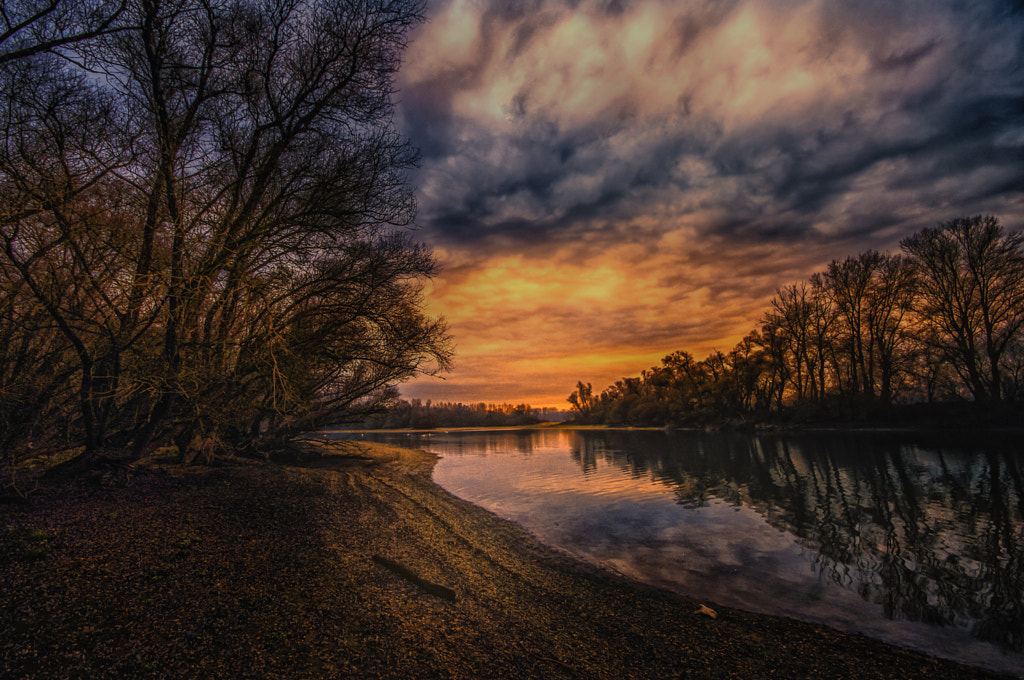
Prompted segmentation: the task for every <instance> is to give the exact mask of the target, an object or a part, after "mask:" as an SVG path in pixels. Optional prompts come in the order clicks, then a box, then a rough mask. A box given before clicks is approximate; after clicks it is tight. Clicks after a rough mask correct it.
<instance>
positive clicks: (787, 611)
mask: <svg viewBox="0 0 1024 680" xmlns="http://www.w3.org/2000/svg"><path fill="white" fill-rule="evenodd" d="M364 436H367V437H371V436H372V437H373V438H375V439H378V440H383V441H388V442H391V443H396V444H401V445H405V446H412V447H416V448H423V449H426V450H428V451H432V452H434V453H437V454H439V455H440V456H441V460H440V461H439V462H438V464H437V466H436V468H435V471H434V479H435V481H436V482H437V483H438V484H440V485H441V486H442V487H444V488H445V489H447V490H449V491H450V492H452V493H454V494H455V495H457V496H460V497H462V498H465V499H466V500H469V501H471V502H473V503H475V504H477V505H480V506H482V507H484V508H487V509H488V510H491V511H493V512H495V513H497V514H498V515H501V516H503V517H506V518H509V519H511V520H513V521H516V522H518V523H520V524H522V525H523V526H525V527H526V528H528V529H529V530H530V531H532V532H533V533H534V534H535V535H537V537H538V538H539V539H540V540H542V541H544V542H545V543H548V544H549V545H553V546H555V547H558V548H560V549H562V550H565V551H567V552H569V553H571V554H573V555H574V556H576V557H578V558H580V559H583V560H586V561H589V562H592V563H596V564H600V565H602V566H604V567H606V568H609V569H612V570H615V571H618V572H620V573H623V574H625V575H628V576H630V577H633V578H637V579H639V580H642V581H645V582H648V583H651V584H654V585H658V586H661V587H664V588H669V589H671V590H675V591H677V592H680V593H682V594H685V595H687V596H689V597H693V598H696V599H700V600H704V601H707V602H710V603H719V604H722V605H726V606H731V607H738V608H742V609H746V610H750V611H757V612H763V613H768V614H776V615H783V616H790V617H794V618H799V619H803V620H808V621H815V622H821V623H826V624H828V625H830V626H833V627H836V628H839V629H843V630H848V631H857V632H863V633H866V634H868V635H871V636H873V637H877V638H881V639H884V640H887V641H890V642H894V643H897V644H901V645H904V646H909V647H913V648H916V649H919V650H922V651H925V652H928V653H931V654H935V655H940V656H945V657H947V658H954V659H956V660H959V661H962V662H964V663H970V664H973V665H979V666H984V667H987V668H991V669H995V670H1001V671H1003V672H1010V673H1014V674H1017V675H1024V670H1022V669H1024V653H1022V652H1024V554H1022V553H1024V520H1022V515H1024V481H1022V480H1024V475H1022V472H1024V471H1022V465H1021V461H1022V459H1024V446H1022V445H1021V442H1020V440H1019V438H1017V439H1014V438H1004V439H1002V440H993V441H986V442H982V441H979V440H971V441H967V442H955V441H950V440H949V438H948V437H947V438H945V439H944V440H939V441H929V440H927V439H921V438H916V439H911V438H908V437H907V436H896V435H882V434H874V435H872V434H857V435H854V434H849V433H844V434H814V435H810V434H804V435H785V436H781V435H776V436H764V435H760V436H753V435H742V434H718V433H693V432H674V433H667V432H651V431H593V430H576V431H573V430H549V431H545V430H534V431H527V430H521V431H490V432H453V433H443V432H436V433H431V434H401V435H394V434H376V435H369V434H367V435H364Z"/></svg>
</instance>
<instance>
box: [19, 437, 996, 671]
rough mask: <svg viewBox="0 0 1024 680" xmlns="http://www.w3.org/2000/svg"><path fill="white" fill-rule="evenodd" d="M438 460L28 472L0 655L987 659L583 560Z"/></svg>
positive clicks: (484, 662)
mask: <svg viewBox="0 0 1024 680" xmlns="http://www.w3.org/2000/svg"><path fill="white" fill-rule="evenodd" d="M433 464H434V458H433V457H432V456H430V455H429V454H424V453H422V452H412V451H408V450H402V449H395V448H392V447H386V446H382V445H365V444H359V445H358V446H356V445H350V447H349V448H347V449H345V450H344V451H339V450H335V451H334V453H333V454H332V455H328V456H324V457H319V456H313V457H300V458H293V459H289V460H286V461H283V462H278V463H273V464H271V463H268V464H260V463H252V462H228V463H225V464H224V465H222V466H219V467H213V468H181V467H180V466H176V465H171V464H169V463H167V462H161V461H151V462H150V463H148V464H144V465H140V466H138V468H137V469H136V470H135V471H134V472H133V473H132V476H131V479H130V482H129V483H128V484H127V485H122V483H123V482H124V481H125V480H123V479H120V478H118V476H116V475H112V476H108V477H106V478H102V479H94V480H84V481H83V480H79V481H75V482H73V483H67V482H65V483H62V484H43V485H41V486H38V487H37V488H35V490H34V491H33V492H32V493H31V494H29V499H30V500H29V502H27V503H14V504H6V505H0V513H2V522H0V592H2V595H0V604H2V611H0V677H2V678H79V677H82V678H85V677H87V678H128V677H131V678H396V679H398V678H401V679H402V680H405V679H407V678H466V679H471V678H472V679H476V678H482V679H487V680H494V679H498V678H608V679H610V680H611V679H615V680H618V679H620V678H659V679H661V678H744V679H746V680H749V679H752V678H901V679H902V678H985V677H997V676H994V675H992V674H989V673H985V672H983V671H980V670H974V669H969V668H965V667H963V666H959V665H956V664H953V663H951V662H947V661H940V660H936V659H932V658H929V657H925V656H923V655H921V654H917V653H915V652H910V651H906V650H903V649H899V648H896V647H892V646H889V645H886V644H884V643H881V642H877V641H874V640H870V639H868V638H865V637H863V636H858V635H849V634H844V633H839V632H836V631H833V630H830V629H827V628H824V627H821V626H815V625H811V624H805V623H800V622H796V621H792V620H788V619H780V618H774V617H769V616H763V615H756V614H750V613H746V612H742V611H737V610H731V609H726V608H721V607H717V606H715V605H714V604H713V603H700V602H693V601H689V600H686V599H684V598H682V597H679V596H677V595H674V594H671V593H667V592H664V591H659V590H656V589H653V588H649V587H645V586H642V585H640V584H636V583H633V582H630V581H626V580H624V579H622V578H619V577H617V576H614V575H610V574H606V573H603V572H600V571H598V570H596V569H593V568H589V567H587V566H585V565H581V564H579V563H577V562H574V561H573V560H571V559H568V558H567V557H565V556H563V555H561V554H560V553H557V552H555V551H553V550H551V549H548V548H546V547H544V546H542V545H540V544H539V543H537V542H536V541H535V540H534V539H533V538H532V537H531V536H530V535H529V534H528V533H527V532H525V531H524V530H522V529H521V528H519V527H518V526H516V525H515V524H512V523H510V522H507V521H504V520H502V519H500V518H498V517H496V516H494V515H492V514H490V513H488V512H486V511H484V510H482V509H480V508H477V507H475V506H473V505H471V504H469V503H466V502H464V501H461V500H459V499H457V498H455V497H453V496H451V495H450V494H448V493H447V492H445V491H443V490H442V489H440V488H439V487H438V486H436V485H435V484H434V483H433V482H431V481H430V471H431V469H432V467H433ZM701 604H707V605H709V606H710V607H712V608H713V609H714V610H715V611H716V613H717V618H712V617H710V616H708V615H706V614H702V613H697V611H698V609H699V606H700V605H701Z"/></svg>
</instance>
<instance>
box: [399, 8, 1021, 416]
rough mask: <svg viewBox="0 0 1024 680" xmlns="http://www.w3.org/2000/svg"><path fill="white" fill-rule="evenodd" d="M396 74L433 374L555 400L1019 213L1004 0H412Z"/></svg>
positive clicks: (1015, 26) (429, 382) (1014, 40)
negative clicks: (873, 259) (917, 239)
mask: <svg viewBox="0 0 1024 680" xmlns="http://www.w3.org/2000/svg"><path fill="white" fill-rule="evenodd" d="M428 14H429V17H430V20H429V21H428V22H427V23H426V24H424V25H423V26H422V27H421V28H420V30H419V31H418V33H417V34H416V35H415V36H414V40H413V43H412V44H411V46H410V49H409V51H408V53H407V56H406V60H405V66H404V67H403V70H402V73H401V83H400V92H399V99H400V102H401V104H400V117H401V122H400V125H401V127H402V129H403V132H405V133H406V134H407V135H409V137H410V138H411V140H412V141H413V143H414V144H416V145H417V146H418V147H419V148H420V149H421V151H422V154H423V159H422V162H421V167H420V169H419V170H418V171H417V172H416V173H415V175H414V176H413V180H414V182H415V183H416V185H417V186H418V187H419V192H420V194H419V196H420V217H419V220H418V222H419V224H420V225H421V230H420V231H419V232H418V238H420V239H421V240H423V241H424V242H426V243H428V244H429V245H431V246H433V247H434V248H435V250H436V253H437V255H438V257H439V260H440V261H441V263H442V265H443V271H442V273H441V275H440V276H438V277H437V278H436V279H435V280H434V281H433V283H432V286H431V288H430V289H429V294H428V304H429V310H430V311H431V312H432V313H435V314H441V315H444V316H445V317H447V319H448V321H449V323H450V328H451V332H452V335H453V337H454V340H455V342H456V345H457V355H456V364H455V369H454V371H453V372H451V373H450V374H448V375H447V376H445V379H444V380H440V379H420V380H416V381H412V382H410V383H407V384H405V385H403V386H402V388H401V389H402V393H403V395H404V396H407V397H419V398H423V399H433V400H435V401H463V402H478V401H489V402H514V403H520V402H528V403H531V404H533V405H534V406H558V407H565V406H566V403H565V398H566V396H567V395H568V394H569V392H571V391H572V389H573V387H574V386H575V383H576V381H577V380H584V381H590V382H593V384H594V387H595V389H598V390H599V389H603V388H604V387H605V386H606V385H608V384H609V383H611V382H612V381H614V380H615V379H617V378H620V377H622V376H624V375H635V374H637V373H639V372H640V371H641V370H643V369H645V368H648V367H650V366H652V365H654V364H657V363H658V362H659V361H660V359H661V357H663V356H665V355H666V354H668V353H669V352H672V351H674V350H678V349H685V350H687V351H689V352H691V353H692V354H694V355H695V356H696V357H698V358H702V357H703V356H705V355H706V354H707V353H708V352H710V351H711V350H713V349H722V350H724V351H727V350H728V349H730V348H731V347H732V346H733V345H734V344H735V343H736V342H737V341H738V340H739V339H740V338H741V337H743V336H744V335H745V334H746V333H747V332H748V331H750V330H751V329H753V328H754V327H755V326H757V324H758V321H759V319H760V316H761V314H762V313H763V311H764V309H765V307H766V305H767V303H768V301H769V299H770V298H771V296H772V295H773V294H774V292H775V290H776V288H778V287H780V286H782V285H785V284H787V283H790V282H792V281H794V280H798V279H803V278H805V277H806V276H807V275H809V274H810V273H812V272H814V271H817V270H819V269H821V268H822V267H823V266H825V265H826V264H827V263H828V262H829V261H831V260H832V259H835V258H843V257H846V256H848V255H853V254H856V253H858V252H861V251H863V250H866V249H868V248H876V249H879V250H890V251H891V250H894V249H896V248H897V247H898V243H899V241H900V239H902V238H905V237H906V236H909V235H910V234H912V233H913V232H915V231H916V230H918V229H920V228H922V227H926V226H934V225H935V224H936V223H938V222H939V221H942V220H947V219H951V218H953V217H957V216H963V215H973V214H979V213H987V214H994V215H997V216H998V217H999V218H1000V219H1001V220H1002V222H1003V223H1004V224H1005V225H1007V227H1008V228H1010V229H1016V228H1019V227H1020V226H1021V225H1022V223H1024V135H1022V134H1021V133H1020V130H1021V129H1024V112H1022V109H1021V107H1020V101H1021V100H1022V97H1024V69H1022V68H1021V61H1022V53H1021V47H1020V46H1021V45H1022V44H1024V14H1022V13H1020V12H1019V11H1014V10H1012V9H1010V5H1009V4H1008V3H1001V2H995V1H992V2H982V3H977V4H975V5H973V6H972V7H971V9H969V10H965V9H964V8H963V7H962V6H961V5H960V4H958V3H953V2H944V1H942V0H940V1H939V2H929V3H923V2H920V3H919V2H910V3H876V2H872V1H870V0H857V1H855V2H839V1H838V0H807V1H798V2H791V1H786V2H783V1H781V0H770V1H767V2H755V1H754V0H730V1H725V2H708V1H693V2H669V1H668V0H632V1H630V0H621V1H617V2H608V1H599V0H584V2H580V3H568V2H561V1H557V0H537V1H535V2H515V3H507V2H498V1H497V0H493V1H487V0H475V1H473V0H452V1H450V2H444V1H432V2H431V4H430V6H429V9H428Z"/></svg>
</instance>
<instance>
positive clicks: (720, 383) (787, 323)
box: [569, 216, 1024, 425]
mask: <svg viewBox="0 0 1024 680" xmlns="http://www.w3.org/2000/svg"><path fill="white" fill-rule="evenodd" d="M900 245H901V250H902V252H901V253H898V254H883V253H879V252H876V251H874V250H869V251H867V252H864V253H861V254H860V255H857V256H854V257H848V258H846V259H845V260H842V261H840V260H834V261H832V263H831V264H829V265H828V268H827V269H826V270H825V271H823V272H819V273H816V274H814V275H813V276H811V277H810V278H809V279H808V280H807V281H801V282H798V283H793V284H790V285H788V286H785V287H783V288H781V289H779V290H778V291H777V292H776V295H775V297H774V298H773V299H772V301H771V304H770V308H769V309H768V310H767V311H766V312H765V313H764V315H763V317H762V319H761V322H760V328H757V329H755V330H753V331H751V332H750V333H749V334H748V335H747V336H746V337H744V338H743V339H742V340H741V341H740V342H739V344H737V345H736V346H735V347H734V348H733V349H732V350H730V351H729V352H728V353H723V352H721V351H715V352H712V353H711V355H710V356H708V357H707V358H705V359H703V360H702V361H697V360H695V359H694V358H693V357H692V356H691V355H690V354H689V353H688V352H685V351H677V352H674V353H672V354H670V355H669V356H667V357H665V358H664V359H662V362H661V365H660V366H655V367H653V368H651V369H650V370H646V371H643V372H642V373H641V374H640V375H639V376H638V377H632V378H622V379H621V380H618V381H616V382H615V384H614V385H611V386H610V387H608V388H607V389H605V390H604V391H603V392H601V393H600V394H594V392H593V387H592V386H591V384H590V383H583V382H582V381H581V382H579V383H578V384H577V389H576V390H575V391H574V392H573V393H572V394H571V395H570V396H569V402H570V403H571V404H572V407H573V409H574V411H575V413H576V419H577V421H579V422H591V423H607V424H616V425H666V424H697V423H708V422H714V421H723V420H737V421H750V420H751V419H773V418H778V417H780V416H783V417H787V418H796V419H811V418H837V419H848V418H860V417H865V416H870V415H873V414H874V415H877V414H881V413H890V412H892V410H893V407H894V406H896V405H906V404H924V403H930V404H938V403H940V402H941V403H948V402H974V403H975V404H978V405H981V407H982V409H979V410H988V411H992V410H993V409H994V410H996V411H1002V410H1003V409H1005V408H1007V407H1006V406H1005V405H1010V406H1009V408H1011V409H1013V408H1015V407H1014V404H1020V403H1021V402H1022V400H1024V235H1022V233H1021V232H1020V231H1015V232H1010V233H1008V232H1007V231H1006V230H1005V229H1004V228H1003V227H1002V226H1001V225H1000V223H999V221H998V220H997V219H996V218H995V217H990V216H978V217H972V218H960V219H955V220H952V221H950V222H946V223H943V224H940V225H939V226H938V227H936V228H931V229H924V230H922V231H920V232H918V233H917V234H915V235H913V236H911V237H910V238H907V239H905V240H904V241H902V242H901V244H900ZM916 408H918V409H920V407H916Z"/></svg>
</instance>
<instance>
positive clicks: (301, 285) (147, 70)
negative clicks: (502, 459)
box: [0, 0, 451, 451]
mask: <svg viewBox="0 0 1024 680" xmlns="http://www.w3.org/2000/svg"><path fill="white" fill-rule="evenodd" d="M97 3H98V4H97V5H96V6H97V7H104V8H107V9H108V10H110V11H114V10H113V9H111V8H112V7H113V6H110V5H106V4H103V3H100V2H99V0H97ZM25 7H28V5H26V6H25ZM40 7H43V6H42V5H40ZM44 9H45V8H44ZM422 9H423V4H422V2H421V1H419V0H268V1H265V2H255V1H248V0H240V1H235V2H222V1H220V0H139V2H137V3H131V4H129V5H126V6H124V7H120V8H119V9H116V17H115V19H116V20H115V19H111V20H110V22H108V23H104V21H101V20H98V19H97V20H96V21H98V23H96V22H93V23H89V24H87V25H88V26H92V27H93V28H92V29H90V30H89V31H86V32H81V31H79V32H78V33H74V32H69V31H71V29H68V28H62V29H61V31H63V33H61V35H65V34H66V35H67V36H78V38H77V42H74V43H73V45H74V49H73V53H71V52H69V53H66V54H64V55H63V57H62V58H60V59H59V60H58V59H57V58H56V57H54V56H53V55H52V54H49V53H47V49H46V48H45V45H46V44H47V43H46V42H45V41H43V40H42V39H39V40H36V44H37V46H39V49H38V50H36V51H34V52H33V53H32V54H21V53H18V54H16V53H15V52H9V54H13V55H15V57H11V58H9V59H7V63H6V64H5V65H2V68H3V75H4V77H5V78H8V79H14V78H20V79H21V81H20V84H19V87H12V88H9V89H8V88H5V89H4V97H5V100H4V105H5V109H6V112H7V119H6V121H5V124H6V127H7V129H8V130H9V131H10V134H9V136H8V143H7V148H6V149H5V155H4V157H3V158H2V159H0V160H2V162H3V166H2V167H0V172H2V173H3V174H2V175H0V191H3V193H4V195H5V197H6V196H7V195H9V196H11V197H12V199H13V200H11V201H7V202H6V203H5V205H4V208H3V210H4V211H5V213H4V214H3V215H2V218H3V219H2V222H3V230H4V231H3V237H4V245H5V254H6V257H7V260H8V262H9V263H10V265H11V267H12V268H13V269H12V270H13V271H16V272H17V273H18V277H19V278H20V280H21V281H23V282H24V283H25V284H26V285H27V286H28V289H29V290H31V292H32V295H33V297H34V299H35V300H36V301H37V302H38V303H39V304H40V305H42V307H43V308H44V309H45V310H46V311H47V313H48V314H49V315H50V317H51V318H52V319H53V321H54V323H55V324H56V326H57V327H58V328H59V329H60V330H61V333H62V334H63V337H64V338H65V339H66V341H67V342H68V343H69V345H70V346H71V347H72V348H73V350H74V352H75V354H76V356H77V357H78V364H79V366H78V372H79V374H80V376H81V380H82V385H83V386H82V390H81V391H82V403H83V406H82V426H83V429H84V430H85V432H86V437H85V439H86V445H87V449H88V450H90V451H94V450H98V449H100V448H102V446H103V445H104V443H105V441H106V439H107V437H108V435H109V430H110V426H111V425H112V424H113V426H114V427H115V428H116V431H117V432H119V433H121V435H123V437H124V438H125V440H127V439H131V440H133V441H134V448H135V450H136V451H141V450H142V449H144V448H145V447H146V446H147V445H148V444H149V442H150V441H152V440H153V439H154V437H165V438H166V437H173V438H175V439H176V440H177V441H178V442H179V443H180V444H182V445H183V446H184V445H187V443H188V442H189V441H191V440H192V439H193V438H194V437H196V436H200V437H202V438H206V439H210V438H217V437H220V436H221V435H222V434H224V432H226V431H227V430H231V432H232V433H234V434H235V435H239V436H241V435H240V434H239V433H245V436H254V433H259V431H260V430H261V429H266V428H267V427H270V428H272V429H273V428H281V430H282V431H283V432H284V431H294V429H295V428H301V427H304V426H307V425H309V424H311V423H314V422H321V421H322V419H323V418H327V417H341V416H342V414H343V412H345V411H346V409H349V410H352V411H353V412H361V411H364V410H366V409H367V408H369V407H372V406H373V405H374V404H376V403H377V402H378V401H379V400H380V399H381V398H384V397H386V396H387V395H388V394H391V391H390V390H389V386H391V385H393V384H394V383H396V382H400V381H401V380H404V379H406V378H408V377H410V376H412V375H414V374H416V373H423V372H434V371H437V370H442V369H444V368H445V367H446V366H447V364H448V361H449V359H450V354H451V351H450V348H449V346H448V341H447V337H446V335H445V330H444V325H443V323H442V322H439V321H437V320H431V319H428V318H427V317H425V316H424V315H423V313H422V311H421V307H420V304H419V295H420V282H421V281H422V280H423V279H424V278H425V277H427V276H430V275H431V274H432V273H433V271H434V265H433V260H432V258H431V256H430V254H429V252H427V251H425V250H424V249H423V248H422V247H420V246H417V245H415V244H414V243H413V242H412V241H410V240H409V239H408V238H407V237H406V236H402V235H401V234H400V232H399V231H398V230H400V229H402V228H404V227H408V226H409V225H411V224H412V221H413V218H414V215H415V201H414V200H413V194H412V191H411V188H410V187H409V186H408V183H407V181H406V176H405V171H406V169H407V168H408V167H409V166H410V165H411V164H412V163H413V162H414V161H415V153H414V151H413V150H412V149H411V148H410V147H409V146H408V144H407V143H406V142H405V141H404V140H403V139H402V138H401V137H400V136H399V135H398V133H397V131H396V130H395V128H394V125H393V120H392V119H393V115H392V114H393V106H392V98H391V97H392V82H393V78H394V74H395V72H396V70H397V68H398V66H399V63H400V55H401V52H402V49H403V48H404V46H405V40H406V34H407V32H408V30H409V29H410V27H411V26H412V25H414V24H415V23H416V22H418V21H420V20H421V15H422ZM26 11H27V10H26ZM23 14H24V12H23ZM46 16H48V15H40V17H39V18H37V19H36V20H35V21H37V22H41V23H36V24H33V25H35V26H36V29H38V30H36V34H38V35H39V36H42V35H44V33H45V32H44V31H43V27H45V26H47V24H46V21H47V19H46ZM104 16H107V18H109V17H110V14H109V13H108V14H106V15H104ZM12 21H13V20H12ZM115 24H116V27H117V30H114V29H113V27H114V26H115ZM83 25H86V24H83ZM104 27H105V28H104ZM19 30H20V29H19ZM47 30H50V29H47ZM54 30H56V29H54ZM41 31H43V32H41ZM46 35H49V34H46ZM12 39H13V38H12ZM26 44H27V43H26ZM64 44H71V41H70V39H69V41H68V42H67V43H62V45H64ZM19 49H20V48H19ZM18 55H20V56H18ZM33 72H34V73H41V74H44V75H46V77H45V78H41V79H37V80H38V82H41V83H46V84H47V85H46V87H48V88H49V90H46V91H45V92H43V91H40V93H41V94H40V95H36V94H33V92H35V91H34V90H33V88H32V87H25V84H26V83H28V84H31V81H32V80H33V78H32V73H33ZM58 93H61V94H59V96H58ZM41 95H45V97H42V96H41ZM90 101H91V102H92V104H89V102H90ZM76 102H79V103H76ZM26 112H29V113H26ZM26 116H28V118H26ZM89 116H93V119H89ZM11 140H13V142H12V141H11ZM242 397H244V403H246V404H248V405H250V406H249V408H246V409H238V410H237V412H235V411H233V410H232V408H230V404H232V403H237V402H238V400H239V399H240V398H242ZM229 414H231V415H232V417H231V418H229V417H228V416H229ZM235 416H237V418H235Z"/></svg>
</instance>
